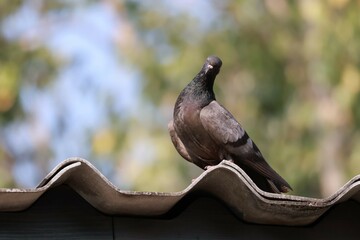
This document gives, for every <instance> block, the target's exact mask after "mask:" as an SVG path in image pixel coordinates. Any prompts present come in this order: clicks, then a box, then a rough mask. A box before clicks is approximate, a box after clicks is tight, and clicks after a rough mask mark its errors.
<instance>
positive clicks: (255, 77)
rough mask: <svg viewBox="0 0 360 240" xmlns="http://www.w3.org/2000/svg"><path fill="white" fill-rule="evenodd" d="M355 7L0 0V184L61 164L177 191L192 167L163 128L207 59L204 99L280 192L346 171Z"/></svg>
mask: <svg viewBox="0 0 360 240" xmlns="http://www.w3.org/2000/svg"><path fill="white" fill-rule="evenodd" d="M359 12H360V1H350V0H328V1H313V0H303V1H285V0H267V1H262V0H261V1H260V0H249V1H245V0H244V1H215V0H213V1H210V0H197V1H195V0H178V1H172V0H159V1H140V0H139V1H135V0H134V1H116V0H106V1H85V0H83V1H66V0H63V1H45V0H44V1H41V0H27V1H5V0H0V21H1V22H0V23H1V25H0V186H1V187H35V186H36V185H37V183H38V182H39V181H40V180H41V179H42V178H43V177H44V176H45V175H46V174H47V173H48V172H49V171H50V170H51V169H52V168H53V167H55V166H56V165H57V164H58V163H60V162H61V161H62V160H65V159H66V158H68V157H72V156H79V157H82V158H85V159H87V160H89V161H90V162H91V163H92V164H94V165H95V166H96V167H97V168H98V169H99V170H100V171H101V172H102V173H103V174H104V175H105V176H106V177H107V178H109V179H110V180H111V181H112V182H113V183H114V184H115V185H116V186H118V187H119V188H121V189H124V190H147V191H179V190H182V189H183V188H185V187H186V186H187V185H189V183H190V182H191V179H193V178H196V177H197V176H198V175H199V174H200V173H201V172H202V170H201V169H199V168H198V167H196V166H195V165H192V164H190V163H188V162H186V161H184V160H183V159H182V158H181V157H180V156H179V155H178V154H177V152H176V151H175V149H174V147H173V146H172V143H171V141H170V137H169V135H168V132H167V123H168V121H169V120H170V119H171V118H172V110H173V105H174V103H175V100H176V97H177V95H178V94H179V92H180V91H181V90H182V88H183V87H184V86H185V85H186V84H187V83H188V82H189V81H190V80H191V79H192V78H193V77H194V76H195V74H196V73H197V72H198V71H199V69H200V68H201V66H202V64H203V62H204V60H205V59H206V57H207V56H208V55H212V54H215V55H218V56H219V57H220V58H221V59H222V60H223V67H222V70H221V72H220V74H219V76H218V78H217V81H216V82H215V92H216V95H217V99H218V101H219V102H221V103H222V104H223V105H225V106H226V107H227V108H228V109H229V110H230V111H231V112H232V113H233V115H234V116H235V117H236V118H237V119H238V120H239V121H240V122H241V123H242V125H243V126H244V127H245V128H246V130H247V132H248V133H249V135H250V136H251V137H252V139H253V140H254V141H255V142H256V143H257V145H258V146H259V148H260V149H261V151H262V153H263V155H264V156H265V157H266V159H267V161H268V162H269V163H270V164H271V165H272V166H273V168H274V169H276V170H277V172H279V173H280V174H281V175H282V176H283V177H284V178H285V179H286V180H287V181H288V182H289V183H290V185H291V186H292V187H293V189H294V191H293V192H292V193H293V194H300V195H305V196H328V195H330V194H332V193H334V191H336V190H337V189H338V188H339V187H340V186H342V185H343V184H344V183H346V182H347V181H348V180H349V179H350V178H352V177H353V176H355V175H357V174H359V173H360V107H358V105H359V104H360V15H359Z"/></svg>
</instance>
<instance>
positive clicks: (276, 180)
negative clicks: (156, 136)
mask: <svg viewBox="0 0 360 240" xmlns="http://www.w3.org/2000/svg"><path fill="white" fill-rule="evenodd" d="M221 65H222V61H221V59H220V58H218V57H216V56H209V57H208V58H207V59H206V61H205V63H204V65H203V67H202V68H201V70H200V72H199V73H198V74H197V75H196V76H195V78H194V79H193V80H192V81H191V82H190V83H189V84H188V85H187V86H186V87H185V88H184V89H183V90H182V91H181V93H180V95H179V96H178V98H177V100H176V103H175V107H174V114H173V120H171V121H170V122H169V124H168V130H169V133H170V137H171V141H172V142H173V144H174V146H175V148H176V150H177V152H178V153H179V154H180V155H181V156H182V157H183V158H184V159H186V160H187V161H189V162H192V163H194V164H196V165H197V166H199V167H200V168H202V169H208V168H209V167H211V166H215V165H217V164H219V163H220V162H221V161H223V160H228V161H231V162H233V163H235V164H236V165H238V166H239V167H240V168H241V169H243V170H244V171H245V172H246V173H247V174H248V175H249V177H250V178H251V179H252V180H253V181H254V183H255V184H256V185H257V186H258V187H259V188H260V189H262V190H263V191H267V192H272V193H286V192H288V191H289V190H292V188H291V187H290V185H289V184H288V183H287V182H286V181H285V180H284V179H283V178H282V177H281V176H280V175H279V174H278V173H277V172H275V170H273V169H272V168H271V167H270V165H269V164H268V163H267V162H266V160H265V159H264V157H263V155H262V154H261V152H260V150H259V148H258V147H257V146H256V145H255V143H254V142H253V141H252V140H251V138H250V137H249V135H248V134H247V133H246V131H245V130H244V128H243V127H242V126H241V125H240V123H239V122H238V121H237V120H236V119H235V118H234V116H233V115H232V114H231V113H230V112H229V111H228V110H227V109H226V108H225V107H223V106H222V105H221V104H219V103H218V102H217V101H216V98H215V94H214V91H213V85H214V81H215V78H216V76H217V74H218V73H219V71H220V68H221Z"/></svg>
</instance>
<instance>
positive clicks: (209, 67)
mask: <svg viewBox="0 0 360 240" xmlns="http://www.w3.org/2000/svg"><path fill="white" fill-rule="evenodd" d="M213 68H214V66H213V65H211V64H207V66H206V70H205V74H206V73H207V72H208V71H209V70H210V69H213Z"/></svg>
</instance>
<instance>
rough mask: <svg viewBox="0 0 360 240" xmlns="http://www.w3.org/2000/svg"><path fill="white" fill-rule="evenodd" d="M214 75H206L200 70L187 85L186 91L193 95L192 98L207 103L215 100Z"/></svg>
mask: <svg viewBox="0 0 360 240" xmlns="http://www.w3.org/2000/svg"><path fill="white" fill-rule="evenodd" d="M214 81H215V76H208V75H205V74H204V73H202V72H200V73H199V74H198V75H196V77H195V78H194V79H193V80H192V81H191V82H190V83H189V85H188V86H187V88H188V93H190V95H191V96H193V98H194V100H195V101H196V100H197V101H201V102H203V104H208V103H210V102H211V101H213V100H215V94H214V91H213V86H214Z"/></svg>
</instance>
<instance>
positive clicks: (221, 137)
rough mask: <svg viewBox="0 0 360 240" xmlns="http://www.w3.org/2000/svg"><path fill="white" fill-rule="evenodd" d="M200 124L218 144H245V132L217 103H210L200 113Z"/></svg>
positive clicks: (246, 139)
mask: <svg viewBox="0 0 360 240" xmlns="http://www.w3.org/2000/svg"><path fill="white" fill-rule="evenodd" d="M200 120H201V124H202V125H203V126H204V128H205V129H206V131H207V132H208V133H209V134H210V136H211V137H212V138H213V139H214V140H215V141H216V142H217V143H218V144H222V145H224V144H236V143H238V144H240V145H244V144H247V141H248V139H249V137H248V135H247V134H246V132H245V130H244V129H243V128H242V127H241V125H240V124H239V123H238V122H237V121H236V119H235V118H234V117H233V115H232V114H231V113H230V112H229V111H228V110H226V109H225V108H224V107H223V106H221V105H220V104H219V103H218V102H216V101H212V102H211V103H210V104H209V105H207V106H205V107H204V108H202V109H201V111H200Z"/></svg>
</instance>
